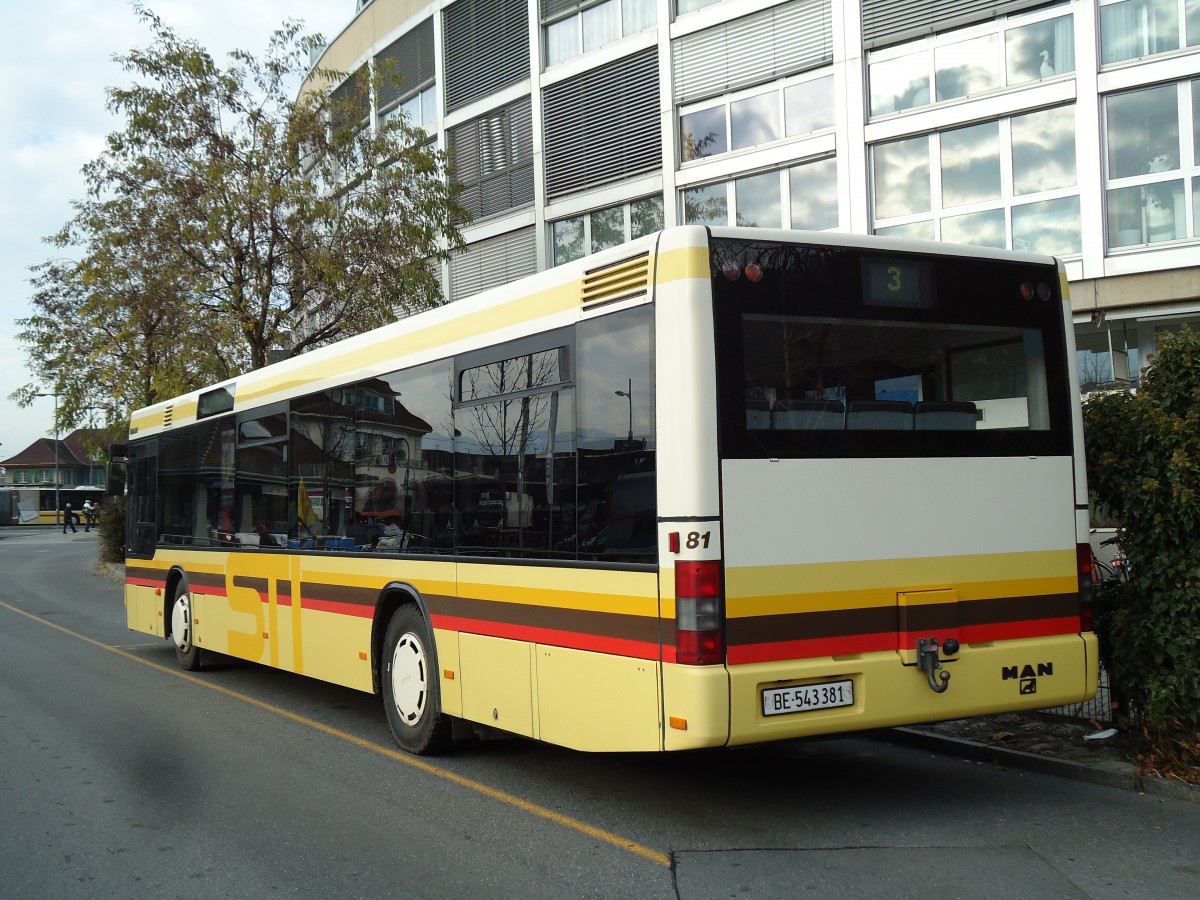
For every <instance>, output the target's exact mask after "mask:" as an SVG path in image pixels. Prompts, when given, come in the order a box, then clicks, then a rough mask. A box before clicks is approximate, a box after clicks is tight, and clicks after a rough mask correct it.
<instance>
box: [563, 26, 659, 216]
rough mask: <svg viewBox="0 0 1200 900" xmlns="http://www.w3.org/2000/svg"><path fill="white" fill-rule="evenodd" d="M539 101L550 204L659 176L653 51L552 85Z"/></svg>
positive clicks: (656, 98) (656, 69)
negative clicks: (592, 190) (578, 193)
mask: <svg viewBox="0 0 1200 900" xmlns="http://www.w3.org/2000/svg"><path fill="white" fill-rule="evenodd" d="M542 97H543V109H542V122H543V130H544V136H545V144H544V156H545V166H546V195H547V196H548V197H550V198H551V199H554V198H557V197H562V196H564V195H566V194H570V193H573V192H575V191H579V190H582V189H585V188H592V187H595V186H596V185H600V184H609V183H611V182H614V181H620V180H622V179H625V178H629V177H631V176H634V175H640V174H643V173H646V172H654V171H657V170H659V169H661V168H662V130H661V129H662V126H661V124H660V121H659V116H658V109H659V106H658V57H657V54H656V51H655V50H654V49H653V48H650V49H648V50H644V51H642V52H640V53H635V54H633V55H632V56H626V57H623V58H622V59H618V60H615V61H613V62H611V63H608V64H606V65H603V66H599V67H597V68H594V69H591V70H590V71H588V72H585V73H583V74H581V75H579V76H576V77H575V78H570V79H566V80H564V81H560V82H558V83H557V84H553V85H551V86H549V87H547V88H546V89H545V90H544V91H543V94H542Z"/></svg>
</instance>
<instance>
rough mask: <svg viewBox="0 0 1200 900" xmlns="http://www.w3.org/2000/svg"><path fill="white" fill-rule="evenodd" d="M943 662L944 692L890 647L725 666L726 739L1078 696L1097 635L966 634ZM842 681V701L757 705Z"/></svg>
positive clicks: (963, 713) (1086, 683) (1039, 704)
mask: <svg viewBox="0 0 1200 900" xmlns="http://www.w3.org/2000/svg"><path fill="white" fill-rule="evenodd" d="M944 671H945V672H948V673H949V674H950V681H949V683H948V685H947V688H946V690H945V691H944V692H942V693H937V692H935V691H934V690H932V689H931V686H930V682H929V680H928V678H927V677H926V674H925V673H924V672H922V671H920V670H919V669H918V668H917V667H916V666H915V665H904V664H902V662H901V660H900V658H899V656H898V654H896V653H894V652H886V651H885V652H879V653H864V654H858V655H854V656H841V657H824V658H817V659H799V660H790V661H780V662H770V663H754V664H748V665H742V666H736V667H730V669H729V674H730V734H729V741H728V743H729V744H730V745H735V744H751V743H758V742H761V741H773V740H786V739H789V738H798V737H806V736H809V735H828V734H836V733H839V732H846V731H861V730H866V729H873V728H885V727H892V726H896V725H912V724H917V723H920V722H934V721H941V720H945V719H959V718H968V717H971V716H981V715H988V714H992V713H1000V712H1009V711H1015V710H1030V709H1051V708H1054V707H1058V706H1065V705H1068V704H1071V703H1079V702H1082V701H1084V700H1087V699H1089V698H1090V697H1092V696H1093V695H1094V694H1095V693H1096V688H1097V673H1098V660H1097V647H1096V637H1095V635H1094V634H1092V633H1090V632H1088V633H1084V634H1071V635H1054V636H1050V637H1037V638H1026V639H1021V640H1013V641H1003V642H995V643H988V644H974V645H972V644H964V645H963V646H962V647H961V649H960V651H959V653H958V655H957V656H956V657H954V658H953V659H949V660H945V661H944ZM846 681H849V682H851V684H852V685H853V701H852V702H851V703H850V704H849V705H846V706H841V707H834V708H826V709H811V710H806V711H798V712H785V713H782V714H767V713H766V712H764V705H766V706H768V707H772V704H771V703H766V704H764V692H767V691H772V690H774V689H778V688H787V687H791V686H804V685H836V684H838V683H844V682H846ZM826 693H829V692H826ZM835 694H836V692H835ZM768 697H769V698H773V697H774V695H768Z"/></svg>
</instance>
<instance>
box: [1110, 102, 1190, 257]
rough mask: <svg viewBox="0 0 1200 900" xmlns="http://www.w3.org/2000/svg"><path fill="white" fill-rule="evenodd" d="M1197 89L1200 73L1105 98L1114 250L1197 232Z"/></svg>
mask: <svg viewBox="0 0 1200 900" xmlns="http://www.w3.org/2000/svg"><path fill="white" fill-rule="evenodd" d="M1198 92H1200V79H1196V80H1192V81H1185V82H1180V83H1176V84H1163V85H1156V86H1154V87H1149V88H1141V89H1138V90H1132V91H1122V92H1121V93H1118V94H1110V95H1108V96H1107V97H1105V98H1104V113H1105V132H1104V133H1105V151H1106V167H1105V174H1106V191H1105V200H1106V203H1107V206H1108V246H1109V248H1110V249H1115V248H1119V247H1134V246H1139V245H1143V244H1155V243H1159V242H1162V241H1173V240H1181V239H1184V238H1186V237H1188V236H1189V235H1191V236H1197V235H1198V232H1197V224H1196V199H1195V190H1196V186H1195V183H1194V182H1195V178H1196V176H1197V175H1200V153H1198V151H1200V146H1198V145H1200V133H1198V131H1197V124H1196V118H1197V116H1196V113H1197V110H1198V109H1200V107H1198V103H1200V101H1198V99H1197V93H1198ZM1188 93H1190V95H1191V96H1190V97H1188V96H1187V94H1188ZM1181 94H1182V96H1181ZM1189 118H1190V119H1191V120H1192V121H1191V122H1190V123H1187V122H1186V120H1187V119H1189ZM1189 124H1190V126H1191V127H1190V128H1189V127H1188V125H1189ZM1189 181H1191V182H1192V184H1191V185H1190V187H1191V191H1190V192H1189V190H1188V188H1189ZM1189 193H1191V194H1192V195H1193V196H1192V198H1191V202H1189V201H1188V194H1189ZM1189 217H1190V218H1191V222H1189V221H1188V219H1189Z"/></svg>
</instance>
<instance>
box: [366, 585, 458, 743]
mask: <svg viewBox="0 0 1200 900" xmlns="http://www.w3.org/2000/svg"><path fill="white" fill-rule="evenodd" d="M381 680H382V682H383V707H384V710H385V711H386V712H387V717H388V724H389V725H391V726H392V734H394V735H395V736H396V743H398V744H399V745H400V746H401V747H403V748H404V749H405V750H407V751H408V752H409V753H416V754H419V755H424V754H430V753H439V752H442V751H444V750H446V749H448V748H449V746H450V719H449V717H447V716H445V715H443V713H442V704H441V694H440V689H439V679H438V673H437V658H436V652H435V649H434V646H433V636H432V635H431V634H430V631H429V626H428V625H427V624H426V622H425V619H424V617H422V615H421V613H420V612H419V611H418V610H417V608H416V607H414V606H402V607H400V609H398V610H396V614H395V615H394V616H392V620H391V621H390V622H388V627H387V632H386V634H385V635H384V638H383V678H382V679H381Z"/></svg>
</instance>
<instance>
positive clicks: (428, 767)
mask: <svg viewBox="0 0 1200 900" xmlns="http://www.w3.org/2000/svg"><path fill="white" fill-rule="evenodd" d="M0 607H3V608H4V609H7V610H9V611H11V612H15V613H17V614H18V615H21V616H24V617H25V618H27V619H31V620H32V621H34V622H37V623H38V624H40V625H45V626H46V627H48V628H53V629H54V630H55V631H59V632H62V633H63V634H65V635H68V636H70V637H73V638H75V639H76V640H80V641H83V642H84V643H85V644H91V645H92V646H93V647H99V648H100V649H101V650H106V651H108V652H109V653H115V654H116V655H117V656H122V657H124V658H125V659H128V660H131V661H133V662H136V663H140V664H142V665H144V666H148V667H150V668H151V669H156V670H157V671H159V672H164V673H166V674H167V675H172V676H174V677H176V678H182V679H183V680H184V681H189V682H191V683H192V684H195V685H199V686H200V687H204V688H208V689H209V690H210V691H216V692H217V693H218V694H224V695H225V696H226V697H230V698H232V699H234V700H240V701H242V702H243V703H248V704H250V705H251V706H257V707H258V708H259V709H262V710H265V711H267V712H270V713H275V714H276V715H279V716H283V717H284V718H285V719H291V720H292V721H293V722H295V723H297V724H299V725H304V726H306V727H308V728H312V729H314V730H316V731H322V732H324V733H325V734H328V735H330V736H331V737H335V738H338V739H339V740H343V741H346V742H347V743H350V744H354V745H355V746H358V747H361V748H362V749H364V750H370V751H372V752H373V753H378V754H379V755H380V756H386V757H387V758H388V759H391V760H394V761H396V762H400V763H404V764H405V765H406V766H410V767H412V768H414V769H419V770H420V771H422V772H425V773H426V774H429V775H433V776H435V777H437V778H441V779H444V780H446V781H450V782H453V783H454V784H457V785H459V786H460V787H465V788H467V789H468V790H472V791H475V792H476V793H479V794H483V795H484V796H486V797H491V798H492V799H493V800H497V801H499V802H501V803H505V804H507V805H509V806H513V807H516V808H517V809H519V810H522V811H523V812H527V813H529V814H530V815H533V816H537V817H538V818H541V819H545V820H546V821H548V822H553V823H554V824H556V825H561V826H563V827H564V828H570V829H572V830H573V831H578V832H580V833H581V834H585V835H587V836H588V837H590V838H595V839H596V840H598V841H603V842H604V843H606V844H611V845H612V846H614V847H617V848H619V849H621V850H627V851H628V852H630V853H633V854H634V855H636V856H640V857H642V858H643V859H648V860H649V861H650V862H653V863H658V864H659V865H661V866H667V867H669V866H670V865H671V859H670V857H669V856H667V855H666V854H665V853H660V852H658V851H657V850H654V849H652V848H650V847H646V846H644V845H642V844H639V843H637V842H636V841H631V840H629V839H628V838H623V837H621V836H620V835H617V834H613V833H612V832H611V831H605V830H604V829H603V828H597V827H596V826H595V825H589V824H588V823H587V822H583V821H580V820H579V819H575V818H572V817H571V816H565V815H563V814H562V813H558V812H555V811H554V810H552V809H546V807H544V806H539V805H538V804H537V803H532V802H530V801H529V800H524V799H522V798H520V797H518V796H516V795H514V794H510V793H508V792H507V791H502V790H500V789H499V788H494V787H491V786H489V785H486V784H484V783H483V782H481V781H476V780H475V779H474V778H467V777H466V776H464V775H458V774H456V773H454V772H449V771H447V770H446V769H443V768H440V767H439V766H435V765H434V764H432V763H430V762H428V761H427V760H424V759H421V758H420V757H417V756H412V755H410V754H408V753H405V752H403V751H401V750H397V749H394V748H392V747H383V746H380V745H379V744H375V743H372V742H371V741H368V740H365V739H364V738H360V737H356V736H355V735H353V734H350V733H348V732H345V731H342V730H340V729H337V728H333V727H332V726H330V725H326V724H325V723H323V722H318V721H317V720H316V719H310V718H308V717H307V716H302V715H299V714H297V713H294V712H289V711H288V710H286V709H283V708H281V707H278V706H274V705H272V704H270V703H266V702H264V701H262V700H256V699H255V698H254V697H250V696H247V695H246V694H241V693H238V692H237V691H232V690H230V689H229V688H226V687H221V686H220V685H219V684H213V683H212V682H209V681H205V680H204V679H203V678H198V677H196V676H195V675H189V674H188V673H187V672H183V671H181V670H179V669H173V668H170V667H169V666H163V665H159V664H158V663H156V662H151V661H150V660H148V659H143V658H142V657H140V656H137V655H136V654H133V653H130V652H128V651H126V650H121V649H119V648H117V647H113V646H110V645H109V644H104V643H101V642H100V641H97V640H95V639H93V638H90V637H88V636H87V635H84V634H80V633H79V632H77V631H72V630H71V629H69V628H64V627H63V626H61V625H59V624H57V623H56V622H51V621H50V620H48V619H43V618H42V617H41V616H35V615H33V614H32V613H29V612H26V611H25V610H23V609H20V608H18V607H16V606H12V605H11V604H8V603H5V602H4V601H3V600H0Z"/></svg>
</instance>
